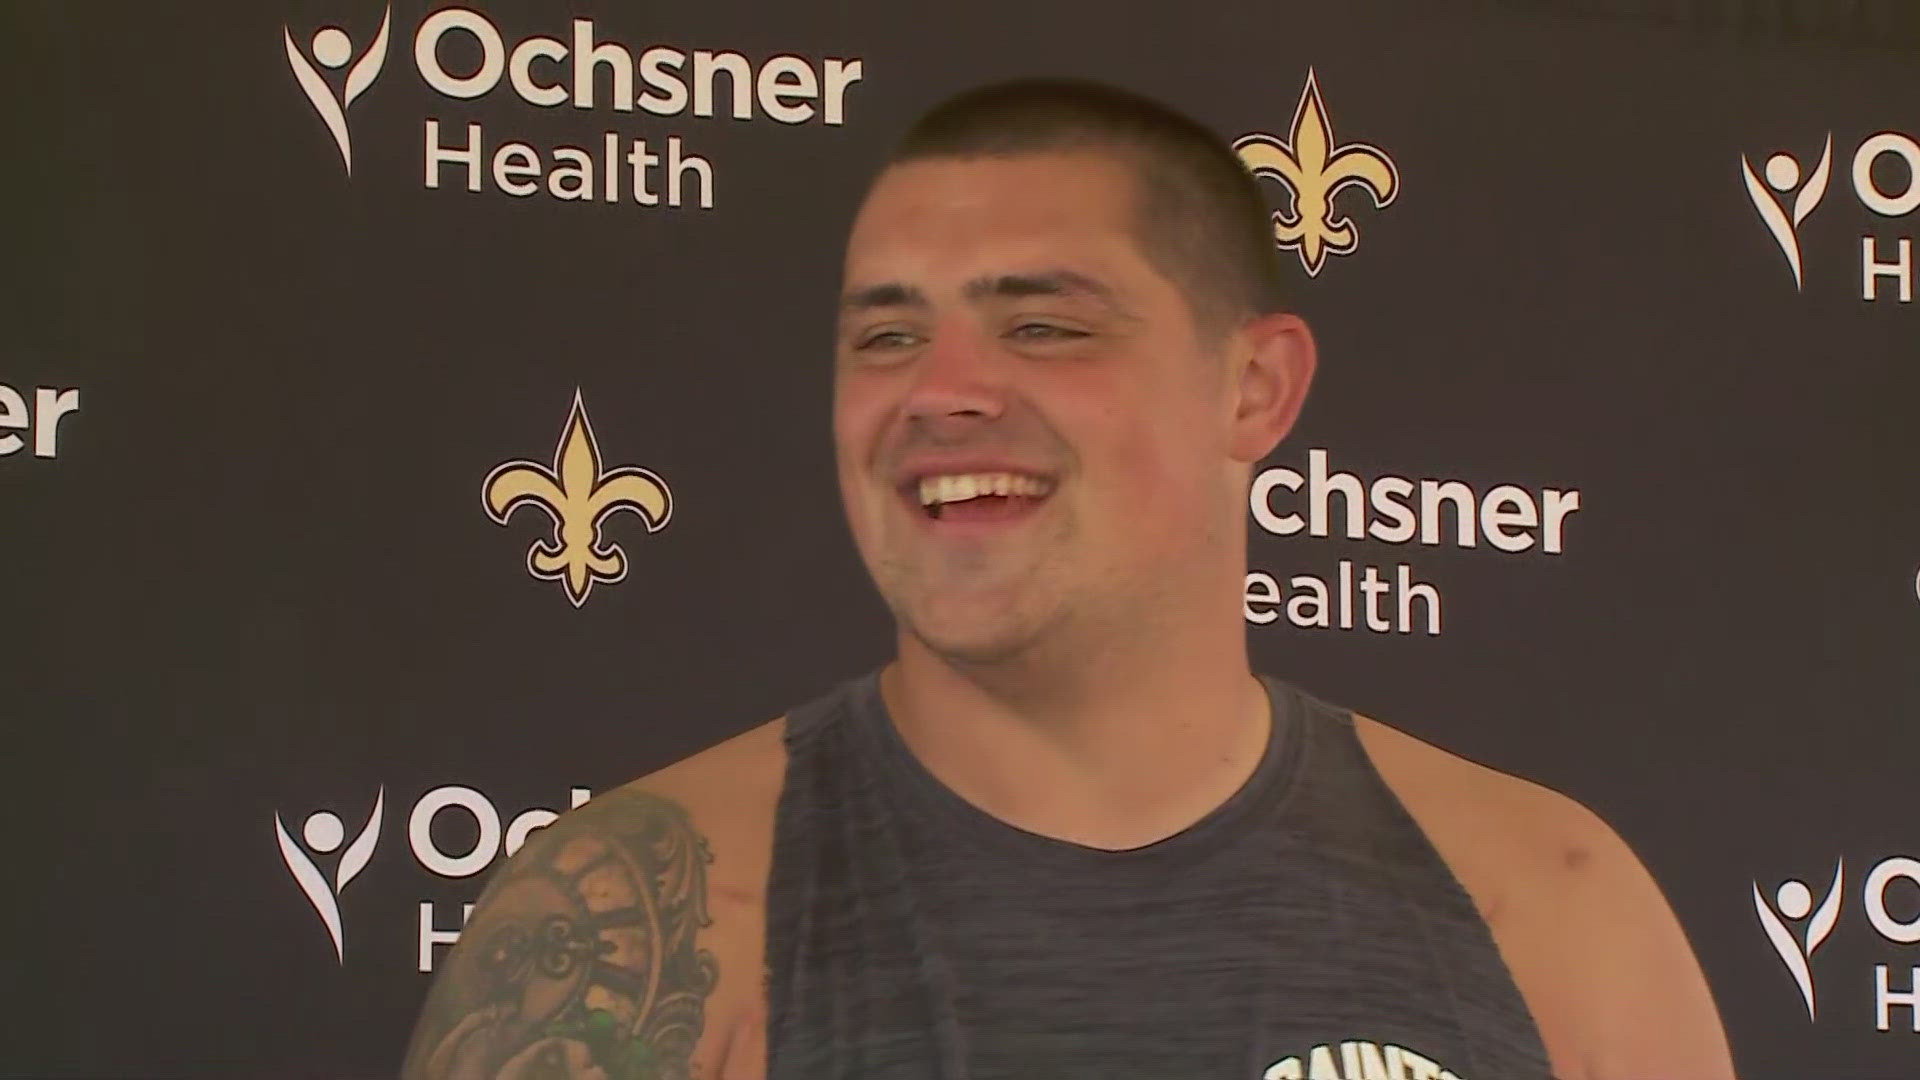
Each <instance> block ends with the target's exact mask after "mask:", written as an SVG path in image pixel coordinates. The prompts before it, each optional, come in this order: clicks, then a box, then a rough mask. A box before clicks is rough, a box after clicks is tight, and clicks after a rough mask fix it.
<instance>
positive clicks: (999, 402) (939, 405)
mask: <svg viewBox="0 0 1920 1080" xmlns="http://www.w3.org/2000/svg"><path fill="white" fill-rule="evenodd" d="M1011 359H1012V358H1010V357H1007V356H1004V355H1002V354H1001V353H1000V352H999V351H998V350H996V349H995V348H994V342H993V339H992V338H991V337H988V336H984V335H982V334H981V333H980V332H979V330H978V329H976V328H973V327H966V326H954V325H944V326H941V327H938V328H937V329H936V331H935V334H934V337H933V340H932V341H930V342H928V343H927V346H926V347H925V348H924V349H922V350H921V352H920V355H919V356H918V357H916V358H915V361H914V371H913V382H912V384H911V385H910V386H909V387H908V388H907V399H906V402H905V403H904V405H903V411H904V412H905V413H906V416H907V418H908V419H910V420H920V421H939V420H944V419H948V418H959V417H969V418H974V419H980V420H995V419H998V418H999V417H1000V415H1001V414H1002V413H1003V412H1005V411H1006V402H1007V394H1008V379H1009V378H1010V377H1011V375H1012V370H1011V368H1010V366H1009V361H1010V360H1011Z"/></svg>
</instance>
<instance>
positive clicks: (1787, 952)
mask: <svg viewBox="0 0 1920 1080" xmlns="http://www.w3.org/2000/svg"><path fill="white" fill-rule="evenodd" d="M1821 164H1822V165H1823V166H1824V165H1825V161H1824V159H1823V160H1822V162H1821ZM1844 873H1845V860H1844V859H1843V860H1841V861H1839V862H1836V863H1834V866H1833V884H1832V885H1829V886H1827V897H1826V899H1824V900H1822V901H1820V908H1819V910H1817V911H1815V910H1814V907H1813V890H1812V889H1810V888H1808V887H1807V883H1806V882H1804V881H1801V880H1800V879H1799V878H1788V879H1787V880H1786V881H1784V882H1781V883H1780V888H1779V889H1778V890H1777V891H1776V892H1775V893H1774V902H1775V903H1776V904H1778V905H1779V910H1778V911H1775V910H1774V908H1773V907H1770V906H1768V904H1767V898H1766V897H1765V896H1764V895H1762V894H1761V892H1760V883H1759V882H1757V881H1756V882H1754V885H1753V910H1754V911H1755V912H1756V913H1757V914H1758V915H1759V916H1760V925H1761V926H1762V927H1763V928H1764V929H1765V930H1766V932H1767V940H1768V941H1770V942H1772V943H1773V951H1774V952H1776V953H1779V954H1780V962H1781V963H1783V964H1785V965H1787V970H1788V971H1789V972H1792V974H1793V981H1794V982H1795V983H1796V984H1798V985H1799V987H1800V997H1801V998H1802V999H1803V1000H1805V1001H1806V1003H1807V1019H1809V1020H1812V1019H1813V1018H1814V1010H1813V970H1812V967H1811V963H1812V960H1813V951H1814V950H1815V949H1818V948H1819V947H1820V943H1821V942H1823V941H1825V940H1827V935H1828V934H1831V933H1833V924H1834V922H1835V921H1836V920H1838V919H1839V917H1840V879H1841V877H1842V875H1843V874H1844ZM1808 912H1812V914H1813V917H1812V918H1811V919H1807V914H1808ZM1783 918H1784V919H1788V920H1792V921H1795V922H1797V921H1799V920H1801V919H1807V925H1806V927H1805V932H1804V935H1803V936H1802V937H1799V938H1795V937H1794V936H1793V932H1792V931H1790V930H1788V929H1787V927H1786V924H1785V923H1784V922H1782V919H1783Z"/></svg>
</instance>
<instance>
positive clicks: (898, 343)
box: [854, 330, 914, 349]
mask: <svg viewBox="0 0 1920 1080" xmlns="http://www.w3.org/2000/svg"><path fill="white" fill-rule="evenodd" d="M913 343H914V337H913V335H912V334H909V333H907V332H906V331H905V330H882V331H880V332H879V333H877V334H872V335H869V336H867V337H864V338H861V339H860V343H859V344H857V345H855V346H854V348H856V349H900V348H905V347H907V346H909V345H912V344H913Z"/></svg>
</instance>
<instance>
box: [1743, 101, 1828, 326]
mask: <svg viewBox="0 0 1920 1080" xmlns="http://www.w3.org/2000/svg"><path fill="white" fill-rule="evenodd" d="M1832 163H1833V133H1832V132H1831V131H1829V132H1828V133H1827V142H1826V145H1825V146H1823V147H1821V149H1820V164H1818V165H1815V166H1814V167H1813V174H1812V175H1811V176H1809V177H1807V186H1805V187H1803V188H1801V189H1800V194H1798V195H1796V196H1794V199H1793V220H1792V221H1791V222H1789V221H1788V220H1787V212H1786V210H1784V209H1783V208H1782V207H1781V205H1780V203H1779V202H1777V201H1775V200H1774V197H1773V195H1772V193H1771V192H1769V191H1767V190H1766V189H1765V188H1763V187H1761V185H1760V178H1759V177H1757V176H1755V175H1753V166H1752V165H1751V164H1748V162H1747V156H1746V155H1745V154H1742V155H1740V172H1741V175H1743V176H1744V177H1746V181H1747V196H1748V197H1749V198H1751V199H1752V200H1753V208H1754V209H1755V210H1758V211H1760V220H1761V221H1764V222H1766V223H1767V231H1768V232H1770V233H1772V234H1773V241H1774V243H1776V244H1779V245H1780V254H1782V255H1785V256H1786V257H1787V265H1788V266H1790V267H1792V268H1793V287H1794V288H1796V289H1798V288H1801V287H1802V285H1803V282H1802V281H1801V279H1800V239H1799V237H1798V235H1797V234H1795V232H1794V230H1795V229H1797V228H1798V227H1799V226H1800V223H1801V222H1802V221H1805V220H1806V219H1807V215H1808V214H1811V213H1813V208H1814V207H1816V206H1819V205H1820V199H1821V197H1822V196H1824V195H1825V194H1826V193H1827V167H1828V166H1829V165H1831V164H1832ZM1766 174H1767V184H1766V186H1767V187H1770V188H1772V189H1773V190H1774V191H1777V192H1779V193H1780V194H1782V195H1785V194H1786V193H1787V192H1789V191H1792V190H1793V188H1794V185H1796V184H1798V183H1800V162H1799V160H1798V159H1796V158H1795V157H1794V156H1793V155H1792V154H1789V153H1787V152H1785V151H1781V152H1780V153H1777V154H1775V155H1773V156H1772V157H1770V158H1768V159H1767V165H1766Z"/></svg>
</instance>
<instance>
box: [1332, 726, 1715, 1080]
mask: <svg viewBox="0 0 1920 1080" xmlns="http://www.w3.org/2000/svg"><path fill="white" fill-rule="evenodd" d="M1355 727H1356V730H1357V731H1358V732H1359V735H1360V741H1361V743H1362V745H1363V746H1365V748H1366V750H1367V754H1368V756H1369V757H1371V758H1372V759H1373V764H1374V768H1375V769H1376V770H1377V771H1378V772H1379V773H1380V775H1381V778H1382V779H1383V780H1385V781H1386V783H1387V786H1388V787H1389V788H1390V789H1392V791H1393V793H1394V795H1395V796H1396V797H1397V798H1398V799H1399V800H1400V802H1401V804H1402V805H1403V806H1405V807H1406V808H1407V811H1408V813H1409V814H1411V815H1412V816H1413V818H1414V821H1415V822H1416V823H1417V824H1418V825H1419V826H1420V828H1421V829H1422V831H1423V832H1425V833H1426V835H1427V838H1428V840H1429V841H1431V842H1432V844H1433V846H1434V849H1435V850H1436V851H1438V852H1439V853H1440V857H1441V858H1442V859H1443V860H1445V862H1446V863H1447V865H1448V868H1449V869H1450V870H1452V872H1453V874H1454V876H1455V878H1456V879H1457V880H1458V881H1459V882H1460V884H1461V886H1462V887H1463V888H1464V889H1465V890H1466V892H1467V894H1468V896H1469V897H1471V898H1472V900H1473V902H1474V906H1475V907H1476V908H1478V909H1479V911H1480V914H1481V916H1482V918H1484V919H1485V921H1486V923H1487V926H1488V928H1489V929H1490V930H1491V931H1492V934H1493V937H1494V941H1495V944H1496V945H1497V946H1498V948H1499V950H1500V954H1501V957H1502V959H1503V960H1504V961H1505V963H1506V965H1507V968H1508V970H1509V971H1510V972H1511V973H1512V975H1513V979H1514V982H1515V984H1516V985H1517V986H1518V987H1519V989H1520V992H1521V995H1522V996H1523V997H1524V998H1525V999H1526V1001H1527V1005H1528V1007H1529V1009H1530V1010H1531V1011H1532V1012H1533V1015H1534V1020H1535V1022H1536V1024H1537V1025H1538V1027H1539V1029H1540V1034H1541V1038H1542V1039H1543V1041H1544V1042H1545V1043H1546V1045H1547V1050H1548V1053H1549V1055H1550V1056H1551V1057H1552V1059H1553V1063H1554V1072H1555V1075H1557V1076H1563V1077H1568V1078H1569V1080H1611V1078H1613V1077H1622V1076H1654V1075H1664V1076H1698V1077H1716V1078H1717V1077H1729V1076H1731V1075H1732V1071H1731V1070H1732V1066H1731V1063H1730V1061H1729V1057H1728V1052H1727V1044H1726V1037H1725V1035H1724V1034H1723V1031H1722V1028H1721V1026H1720V1020H1719V1015H1718V1012H1717V1010H1716V1009H1715V1007H1714V1003H1713V998H1712V995H1711V993H1710V992H1709V990H1708V988H1707V984H1706V979H1705V976H1704V975H1703V974H1702V972H1701V970H1700V966H1699V962H1698V961H1697V960H1696V959H1695V957H1694V955H1693V950H1692V947H1691V946H1690V945H1689V943H1688V942H1687V939H1686V935H1685V933H1684V932H1683V931H1682V929H1681V927H1680V924H1679V921H1678V919H1676V918H1675V916H1674V914H1673V909H1672V908H1671V907H1670V906H1669V905H1668V903H1667V900H1666V897H1665V896H1664V895H1663V894H1662V893H1661V891H1660V887H1659V885H1658V884H1657V883H1656V882H1655V881H1654V879H1653V876H1652V875H1651V874H1650V873H1648V872H1647V869H1646V867H1645V866H1644V865H1642V863H1641V861H1640V858H1639V857H1638V856H1637V855H1635V854H1634V852H1633V850H1632V848H1630V847H1629V846H1628V845H1627V843H1626V841H1624V840H1623V839H1621V837H1620V835H1619V834H1618V833H1617V832H1615V831H1614V829H1613V828H1612V827H1610V826H1609V825H1608V824H1607V823H1606V822H1605V821H1603V820H1601V818H1600V816H1599V815H1597V814H1595V813H1594V812H1593V811H1592V810H1590V809H1588V808H1587V807H1585V806H1583V805H1582V804H1581V803H1580V802H1578V801H1577V800H1575V799H1573V798H1570V797H1569V796H1567V795H1564V794H1561V793H1560V792H1557V791H1554V790H1552V789H1550V788H1547V787H1545V786H1543V785H1541V784H1537V783H1534V782H1532V781H1529V780H1525V779H1522V778H1520V777H1517V776H1512V775H1510V774H1507V773H1503V772H1501V771H1499V770H1497V769H1492V768H1489V767H1487V766H1485V765H1481V764H1478V763H1476V762H1473V761H1470V760H1468V759H1466V758H1464V757H1461V756H1459V755H1457V754H1452V753H1449V752H1447V751H1445V750H1442V749H1440V748H1439V747H1437V746H1433V745H1431V744H1429V743H1425V742H1422V741H1421V740H1419V739H1416V738H1414V737H1413V736H1410V735H1407V734H1406V733H1404V732H1401V731H1398V730H1396V729H1395V728H1392V727H1389V726H1388V725H1386V724H1382V723H1380V722H1379V721H1376V720H1372V719H1369V718H1366V717H1355Z"/></svg>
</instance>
